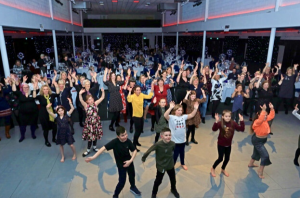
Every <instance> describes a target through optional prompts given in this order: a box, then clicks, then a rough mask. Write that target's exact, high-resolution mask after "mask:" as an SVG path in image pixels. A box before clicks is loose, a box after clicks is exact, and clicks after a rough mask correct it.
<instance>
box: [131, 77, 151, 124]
mask: <svg viewBox="0 0 300 198" xmlns="http://www.w3.org/2000/svg"><path fill="white" fill-rule="evenodd" d="M134 74H135V75H136V73H134ZM134 77H136V76H134ZM151 83H152V79H151V78H150V72H148V77H146V76H145V75H144V74H142V75H141V76H140V80H139V81H137V82H136V84H137V85H138V86H140V87H141V92H142V93H143V94H146V95H147V94H148V92H149V90H150V89H151ZM148 103H150V102H148V101H147V100H144V121H145V122H148V121H147V113H148V109H149V104H148Z"/></svg>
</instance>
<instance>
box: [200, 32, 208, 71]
mask: <svg viewBox="0 0 300 198" xmlns="http://www.w3.org/2000/svg"><path fill="white" fill-rule="evenodd" d="M205 45H206V30H204V31H203V44H202V56H201V62H202V63H203V64H204V60H205ZM199 68H200V64H199Z"/></svg>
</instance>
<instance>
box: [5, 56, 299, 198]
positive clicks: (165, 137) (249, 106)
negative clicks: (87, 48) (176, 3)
mask: <svg viewBox="0 0 300 198" xmlns="http://www.w3.org/2000/svg"><path fill="white" fill-rule="evenodd" d="M105 56H107V54H104V55H98V56H96V59H97V62H98V67H97V68H98V69H97V71H93V70H91V71H90V73H89V76H90V79H88V78H87V74H79V73H78V72H76V67H77V66H78V65H80V63H81V62H82V60H84V57H83V58H79V59H78V61H77V62H74V61H70V60H69V59H68V56H64V62H65V64H66V65H67V66H68V68H69V69H68V71H67V72H64V71H60V72H59V74H58V72H57V71H55V70H54V77H53V78H52V79H49V78H47V76H44V75H43V74H44V73H47V68H46V64H45V62H43V61H44V60H43V59H44V55H41V60H39V61H38V62H36V63H34V64H32V65H31V66H32V67H34V70H32V71H34V72H36V71H37V70H38V69H40V71H38V72H36V73H34V72H33V73H32V75H30V76H28V75H22V69H23V66H22V65H21V63H20V62H19V61H17V62H16V65H15V66H14V67H13V73H12V74H11V75H10V76H7V77H6V78H3V82H2V83H1V84H0V118H3V119H4V124H5V136H6V138H10V129H11V128H13V127H14V126H15V125H18V126H19V130H20V139H19V142H23V141H24V140H25V138H26V127H27V126H28V125H29V126H30V130H31V137H32V138H33V139H35V138H36V134H35V130H36V129H37V127H38V123H40V124H41V127H42V130H43V135H44V140H45V145H46V146H47V147H51V143H50V141H49V140H48V136H49V131H52V142H53V143H55V144H57V145H59V146H60V152H61V162H64V160H65V156H64V147H63V146H64V145H65V144H68V145H69V146H70V147H71V149H72V151H73V157H72V160H75V159H76V151H75V146H74V145H73V143H74V142H75V140H74V137H73V136H74V134H75V132H76V133H78V132H82V139H83V140H86V141H87V150H86V151H85V152H84V153H83V154H82V156H83V157H86V156H88V155H89V154H90V151H91V148H92V145H93V148H92V150H93V151H94V152H95V154H94V155H93V156H92V157H88V158H86V161H87V162H90V161H91V160H93V159H95V158H96V157H98V156H99V155H100V154H101V153H102V152H104V151H105V150H107V151H109V150H113V151H114V156H115V159H116V163H117V167H118V172H119V183H118V185H117V187H116V190H115V192H114V196H113V197H115V198H116V197H118V195H119V193H120V192H121V191H122V189H123V187H124V185H125V181H126V172H127V173H128V175H129V181H130V185H131V188H130V190H131V192H133V193H134V194H136V195H140V194H141V192H140V191H139V190H138V189H137V187H136V185H135V178H134V177H135V170H134V165H133V160H134V158H135V157H136V154H137V152H139V151H140V150H139V149H138V147H140V146H141V144H140V142H139V138H140V135H141V134H142V133H143V132H144V122H148V120H147V115H148V114H150V117H151V119H149V120H150V122H151V131H155V132H156V135H155V142H154V144H153V146H152V147H150V148H149V149H148V151H147V152H146V153H145V154H144V155H143V157H142V161H143V162H145V160H146V158H147V157H148V155H149V154H150V152H152V151H155V152H156V167H157V175H156V179H155V182H154V186H153V191H152V198H155V197H156V194H157V192H158V187H159V185H160V184H161V182H162V179H163V176H164V173H165V172H167V173H168V175H169V177H170V181H171V192H172V193H173V194H174V196H175V197H179V193H178V192H177V190H176V176H175V170H174V164H175V163H176V161H177V158H178V156H179V158H180V163H181V166H182V168H183V169H184V170H188V167H187V166H186V165H185V146H189V144H190V143H194V144H198V142H197V141H196V139H195V133H196V128H200V129H201V126H200V125H201V124H205V123H206V118H207V112H208V111H210V109H209V108H210V107H211V115H212V118H213V119H215V122H214V124H213V126H212V130H213V131H218V130H219V136H218V154H219V156H218V159H217V160H216V161H215V163H214V164H213V166H212V168H211V176H212V177H215V176H216V173H215V169H216V167H217V166H218V165H219V164H220V163H221V162H222V161H223V159H224V161H223V165H222V167H221V172H222V173H223V174H224V175H225V176H227V177H228V176H229V173H228V172H227V171H226V170H225V169H226V166H227V164H228V162H229V159H230V153H231V144H232V139H233V136H234V132H235V131H238V132H244V130H245V123H244V116H247V117H249V121H252V124H251V127H250V132H251V133H252V134H253V136H252V144H253V146H254V150H253V154H252V156H251V160H250V162H249V165H248V166H249V167H257V165H256V164H254V162H255V161H258V160H260V159H261V162H260V167H259V169H258V176H259V177H260V178H264V175H263V171H264V167H265V166H268V165H270V164H271V161H270V159H269V154H268V151H267V150H266V148H265V147H264V144H265V143H266V141H267V137H268V135H270V134H273V133H272V132H271V126H272V121H273V120H274V117H275V114H277V113H279V111H278V110H279V107H280V104H281V103H282V102H283V106H284V112H285V114H288V110H289V109H290V108H293V107H292V104H294V103H297V104H299V102H300V100H299V98H296V100H295V101H293V99H294V98H295V97H294V93H295V89H294V84H295V82H298V81H299V74H300V73H298V71H297V68H298V64H294V66H293V67H288V68H287V70H286V73H283V72H282V71H281V68H282V65H281V64H280V63H278V64H277V65H276V66H275V67H274V68H271V67H270V66H269V65H268V64H266V66H265V67H264V68H263V70H262V71H256V72H255V73H254V75H253V77H252V75H251V74H250V73H249V72H248V70H247V66H243V67H240V66H239V65H238V64H237V63H235V62H232V65H231V67H230V68H229V69H228V70H230V71H227V69H226V68H225V69H224V67H222V63H221V62H212V63H210V64H209V65H204V64H203V63H202V62H200V63H198V62H195V64H194V69H193V70H192V71H191V69H190V68H187V69H185V61H184V60H183V61H182V62H181V65H179V66H178V67H179V71H178V74H175V69H174V67H175V63H173V64H171V65H170V66H168V67H166V66H165V65H162V64H161V63H155V64H157V65H155V66H154V67H153V69H154V70H155V71H154V73H155V75H154V76H151V75H150V71H147V72H139V75H137V74H138V72H137V71H136V70H135V68H134V67H133V68H130V67H129V68H126V69H124V68H123V67H122V64H120V63H121V62H122V61H123V59H125V57H124V56H123V55H121V54H119V53H118V54H116V56H117V59H118V63H119V64H118V63H117V64H108V63H106V62H105V60H106V58H105ZM136 60H138V61H141V64H142V65H143V64H146V62H145V59H144V57H143V55H138V56H137V59H136ZM198 64H199V65H200V66H199V67H198ZM274 69H276V72H274ZM100 71H101V72H104V76H103V84H104V85H106V86H107V89H108V93H109V99H108V102H109V107H108V111H109V113H110V114H112V119H111V121H110V125H109V127H108V129H104V128H102V124H101V118H100V116H99V112H98V105H99V104H100V103H101V102H102V101H103V100H104V99H105V97H107V96H106V94H105V90H104V89H103V88H102V87H100V86H99V83H100V82H98V80H97V75H98V73H97V72H100ZM225 73H227V74H229V75H228V76H227V74H225ZM228 80H235V84H236V89H235V90H234V92H233V93H232V95H231V97H229V100H230V102H231V101H233V105H232V108H231V109H230V110H224V111H223V112H222V116H221V117H219V114H218V112H219V111H220V110H219V106H220V105H219V104H220V102H221V98H222V93H223V92H222V91H223V87H224V83H225V81H228ZM73 87H74V88H75V90H76V91H77V96H76V100H75V101H72V96H71V95H72V94H71V89H72V88H73ZM274 98H278V99H279V100H278V101H279V102H277V103H276V104H275V103H274ZM210 103H211V104H210ZM74 104H76V110H77V112H78V115H79V116H78V117H79V125H80V127H83V128H82V129H79V130H78V129H74V118H72V117H73V116H72V115H73V114H72V113H73V111H74V110H75V108H74ZM248 112H249V114H250V115H248ZM293 114H294V115H295V116H297V118H299V117H300V115H299V113H298V105H296V107H295V110H294V111H293ZM28 115H30V116H28ZM12 116H13V117H14V118H15V119H12ZM121 117H123V118H124V122H127V118H130V127H129V130H128V131H129V132H130V133H133V132H134V136H133V141H132V142H131V140H129V139H128V134H127V130H126V129H125V128H124V127H122V126H120V122H121ZM15 121H16V122H17V123H15V124H14V122H15ZM38 121H39V122H38ZM109 130H110V131H116V134H117V138H116V139H113V140H111V141H110V142H108V143H107V144H105V146H103V147H102V148H100V149H98V148H97V140H100V139H101V138H102V136H103V135H105V133H107V132H108V131H109ZM190 136H191V141H189V140H190ZM160 138H161V141H159V139H160ZM0 140H1V139H0ZM299 142H300V136H299ZM129 151H131V152H132V155H130V152H129ZM299 155H300V145H298V149H297V150H296V153H295V159H294V163H295V165H297V166H299V164H298V157H299Z"/></svg>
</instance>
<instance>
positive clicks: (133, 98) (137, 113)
mask: <svg viewBox="0 0 300 198" xmlns="http://www.w3.org/2000/svg"><path fill="white" fill-rule="evenodd" d="M152 96H153V92H150V94H149V95H145V94H143V93H140V95H139V96H137V95H136V94H132V95H128V96H127V101H128V102H131V104H132V109H133V115H132V116H133V117H138V118H141V117H143V112H144V110H143V104H144V99H151V98H152Z"/></svg>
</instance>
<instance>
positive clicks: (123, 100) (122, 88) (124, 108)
mask: <svg viewBox="0 0 300 198" xmlns="http://www.w3.org/2000/svg"><path fill="white" fill-rule="evenodd" d="M126 81H127V80H125V81H124V84H123V85H121V86H120V91H119V92H120V94H121V98H122V105H123V109H122V111H121V113H122V114H126V98H125V95H124V93H123V90H124V87H125V84H126Z"/></svg>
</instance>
